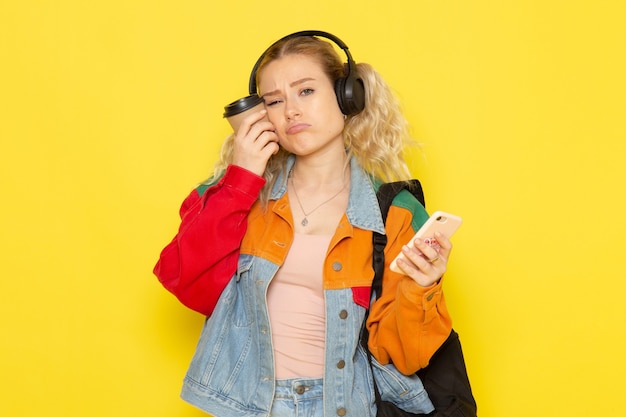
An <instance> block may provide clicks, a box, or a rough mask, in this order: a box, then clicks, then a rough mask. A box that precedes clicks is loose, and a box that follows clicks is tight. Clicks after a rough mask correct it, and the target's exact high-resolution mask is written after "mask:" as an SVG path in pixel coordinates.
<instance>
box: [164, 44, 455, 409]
mask: <svg viewBox="0 0 626 417" xmlns="http://www.w3.org/2000/svg"><path fill="white" fill-rule="evenodd" d="M320 37H327V38H328V36H324V35H323V32H322V35H321V36H320ZM320 37H316V36H308V35H298V36H288V37H286V38H283V39H282V40H280V41H278V42H277V43H275V44H274V45H272V46H271V47H270V48H269V49H268V50H267V51H266V52H265V53H264V54H263V56H262V58H261V59H260V61H259V65H258V68H256V69H255V72H254V74H253V75H254V76H255V77H256V78H255V81H256V83H257V85H258V94H259V95H260V96H261V97H262V98H263V101H264V104H265V110H264V111H262V112H259V113H257V114H253V115H251V116H249V117H247V118H246V119H245V120H244V121H243V123H242V125H241V127H240V128H239V130H238V132H237V134H236V135H233V136H232V137H231V138H229V140H227V142H226V143H225V145H224V148H223V152H222V154H223V157H222V160H221V161H220V163H219V164H218V166H217V167H216V171H215V175H214V176H213V178H214V180H213V181H211V182H209V183H207V184H203V185H201V186H199V187H198V188H197V189H196V190H194V191H193V192H192V193H191V194H190V195H189V197H187V199H186V200H185V201H184V203H183V205H182V208H181V211H180V214H181V218H182V222H181V225H180V229H179V231H178V233H177V235H176V236H175V237H174V239H173V241H172V242H171V243H170V244H169V245H168V246H167V247H166V248H165V249H164V250H163V252H162V253H161V257H160V259H159V261H158V263H157V265H156V267H155V274H156V275H157V276H158V278H159V280H160V281H161V282H162V284H163V285H164V286H165V287H166V288H167V289H168V290H169V291H171V292H172V293H173V294H175V295H176V296H177V297H178V298H179V300H180V301H181V302H182V303H184V304H185V305H187V306H188V307H190V308H192V309H194V310H196V311H198V312H200V313H202V314H204V315H206V316H207V320H206V323H205V326H204V329H203V332H202V335H201V338H200V341H199V343H198V347H197V351H196V353H195V355H194V357H193V359H192V362H191V365H190V367H189V370H188V372H187V375H186V377H185V381H184V386H183V391H182V397H183V398H184V399H185V400H186V401H189V402H190V403H192V404H194V405H195V406H197V407H199V408H201V409H202V410H205V411H206V412H208V413H210V414H212V415H214V416H216V417H233V416H242V417H243V416H246V417H249V416H268V415H270V416H311V417H315V416H335V415H336V416H355V417H367V416H375V415H376V406H375V404H374V391H373V385H372V378H373V377H376V381H377V383H378V387H379V389H380V391H381V395H382V397H383V399H384V400H387V401H392V402H394V403H396V404H397V405H398V406H400V407H401V408H405V409H407V410H411V411H412V412H415V413H417V412H424V413H427V412H430V411H431V410H432V409H433V408H432V404H431V402H430V400H429V398H428V395H427V393H426V392H425V391H424V389H423V386H422V384H421V381H420V380H419V378H417V377H416V376H415V375H414V372H415V371H416V370H417V369H419V368H421V367H424V366H426V365H427V364H428V361H429V359H430V357H431V355H432V354H433V353H434V352H435V351H436V350H437V348H438V347H439V346H440V345H441V343H443V341H444V340H445V339H446V337H447V336H448V334H449V333H450V330H451V320H450V317H449V315H448V312H447V310H446V307H445V302H444V298H443V294H442V288H441V285H442V284H441V278H442V275H443V273H444V272H445V270H446V264H447V261H448V257H449V255H450V251H451V247H452V246H451V243H450V241H449V240H448V239H447V238H446V237H444V236H437V240H438V243H439V245H440V249H438V250H436V249H434V248H433V247H431V246H428V245H426V244H425V243H424V242H422V241H417V242H416V243H415V245H414V246H411V247H408V246H406V245H405V244H406V242H408V241H409V240H410V238H411V237H412V236H413V234H414V233H415V231H416V230H417V229H418V228H419V227H420V226H421V224H422V223H423V222H424V221H425V220H426V219H427V217H428V216H427V213H426V211H425V210H424V208H423V207H422V206H421V205H420V203H419V202H417V201H416V200H415V199H414V198H413V197H412V196H411V195H410V194H409V193H408V192H403V193H401V194H400V195H399V196H398V197H397V198H396V201H394V205H392V207H391V209H390V211H389V216H388V218H387V222H386V226H385V225H384V224H383V222H382V219H381V214H380V210H379V207H378V203H377V199H376V189H377V187H378V185H379V184H380V183H381V182H382V181H390V180H402V179H408V178H409V176H410V174H409V171H408V168H407V165H406V163H405V161H404V159H403V149H404V147H405V146H406V145H407V143H408V142H409V138H408V134H407V128H406V122H405V119H404V117H403V116H402V114H401V112H400V110H399V106H398V103H397V100H396V99H395V97H394V96H393V94H392V93H391V91H390V89H389V87H388V86H387V85H386V84H385V82H384V81H383V80H382V78H381V77H380V75H379V74H378V73H377V72H376V71H375V70H374V69H373V68H372V67H371V66H369V65H367V64H363V63H360V64H358V65H356V67H355V68H356V76H358V77H359V78H360V81H358V82H359V83H362V85H363V87H364V90H365V96H364V100H365V102H364V108H363V109H362V111H361V109H360V108H357V109H356V110H350V111H345V109H344V112H345V113H348V114H344V113H342V108H341V107H340V105H341V100H339V101H338V94H341V92H340V91H339V90H338V88H341V84H342V80H344V79H345V77H346V71H350V70H349V66H348V67H346V66H344V64H343V63H342V60H341V58H340V57H339V55H338V54H337V53H336V52H335V50H334V48H333V46H332V44H330V43H328V42H326V41H325V40H322V39H320ZM330 39H332V40H335V39H336V38H334V37H330ZM346 51H347V49H346ZM350 59H351V57H350V56H349V55H348V60H349V61H350ZM352 76H354V74H352ZM338 80H339V81H338ZM357 107H358V106H357ZM373 231H377V232H380V233H386V234H387V236H388V244H387V248H386V255H387V259H388V261H387V265H386V266H387V268H386V269H385V273H384V278H383V285H384V289H385V290H384V292H383V296H382V297H381V298H380V299H378V300H377V301H375V302H374V303H373V304H372V305H371V310H370V315H369V318H368V322H367V326H368V329H369V332H370V339H369V348H370V350H371V352H372V354H373V356H374V358H375V365H376V366H375V368H374V369H375V370H374V374H375V375H372V371H371V369H370V366H369V364H368V360H367V354H366V352H365V350H364V349H363V347H362V346H361V345H360V344H359V335H360V332H361V329H362V326H363V320H364V316H365V311H366V309H367V308H369V307H370V300H371V298H372V295H371V294H370V286H371V282H372V278H373V275H374V272H373V269H372V232H373ZM400 251H402V252H403V253H404V254H405V255H406V258H407V260H406V261H404V262H400V263H399V266H400V268H401V269H402V270H403V272H404V274H399V273H395V272H392V271H391V270H389V269H388V265H389V263H390V261H391V260H392V259H393V258H394V257H395V255H396V254H398V253H399V252H400Z"/></svg>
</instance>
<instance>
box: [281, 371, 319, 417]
mask: <svg viewBox="0 0 626 417" xmlns="http://www.w3.org/2000/svg"><path fill="white" fill-rule="evenodd" d="M322 392H323V379H322V378H318V379H309V378H294V379H279V380H277V381H276V391H275V393H274V404H273V405H272V412H271V417H323V416H324V402H323V395H322Z"/></svg>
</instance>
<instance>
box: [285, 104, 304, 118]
mask: <svg viewBox="0 0 626 417" xmlns="http://www.w3.org/2000/svg"><path fill="white" fill-rule="evenodd" d="M300 115H301V113H300V108H299V107H298V105H297V103H296V102H295V101H294V100H287V101H286V102H285V117H286V118H287V120H294V119H296V118H297V117H299V116H300Z"/></svg>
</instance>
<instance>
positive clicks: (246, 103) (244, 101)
mask: <svg viewBox="0 0 626 417" xmlns="http://www.w3.org/2000/svg"><path fill="white" fill-rule="evenodd" d="M263 108H264V106H263V99H262V98H261V97H259V96H258V95H256V94H252V95H249V96H247V97H243V98H240V99H239V100H236V101H233V102H232V103H230V104H229V105H227V106H225V107H224V117H225V118H226V120H228V123H230V125H231V126H232V128H233V131H234V132H235V133H237V130H239V126H240V125H241V122H242V121H243V119H245V118H246V117H247V116H248V115H250V114H252V113H256V112H260V111H261V110H263Z"/></svg>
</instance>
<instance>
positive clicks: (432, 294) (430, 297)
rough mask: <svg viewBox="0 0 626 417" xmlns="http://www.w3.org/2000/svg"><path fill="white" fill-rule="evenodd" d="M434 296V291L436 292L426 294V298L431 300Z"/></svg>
mask: <svg viewBox="0 0 626 417" xmlns="http://www.w3.org/2000/svg"><path fill="white" fill-rule="evenodd" d="M434 296H435V293H434V292H431V293H430V294H428V295H427V296H426V300H428V301H430V300H432V299H433V297H434Z"/></svg>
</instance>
